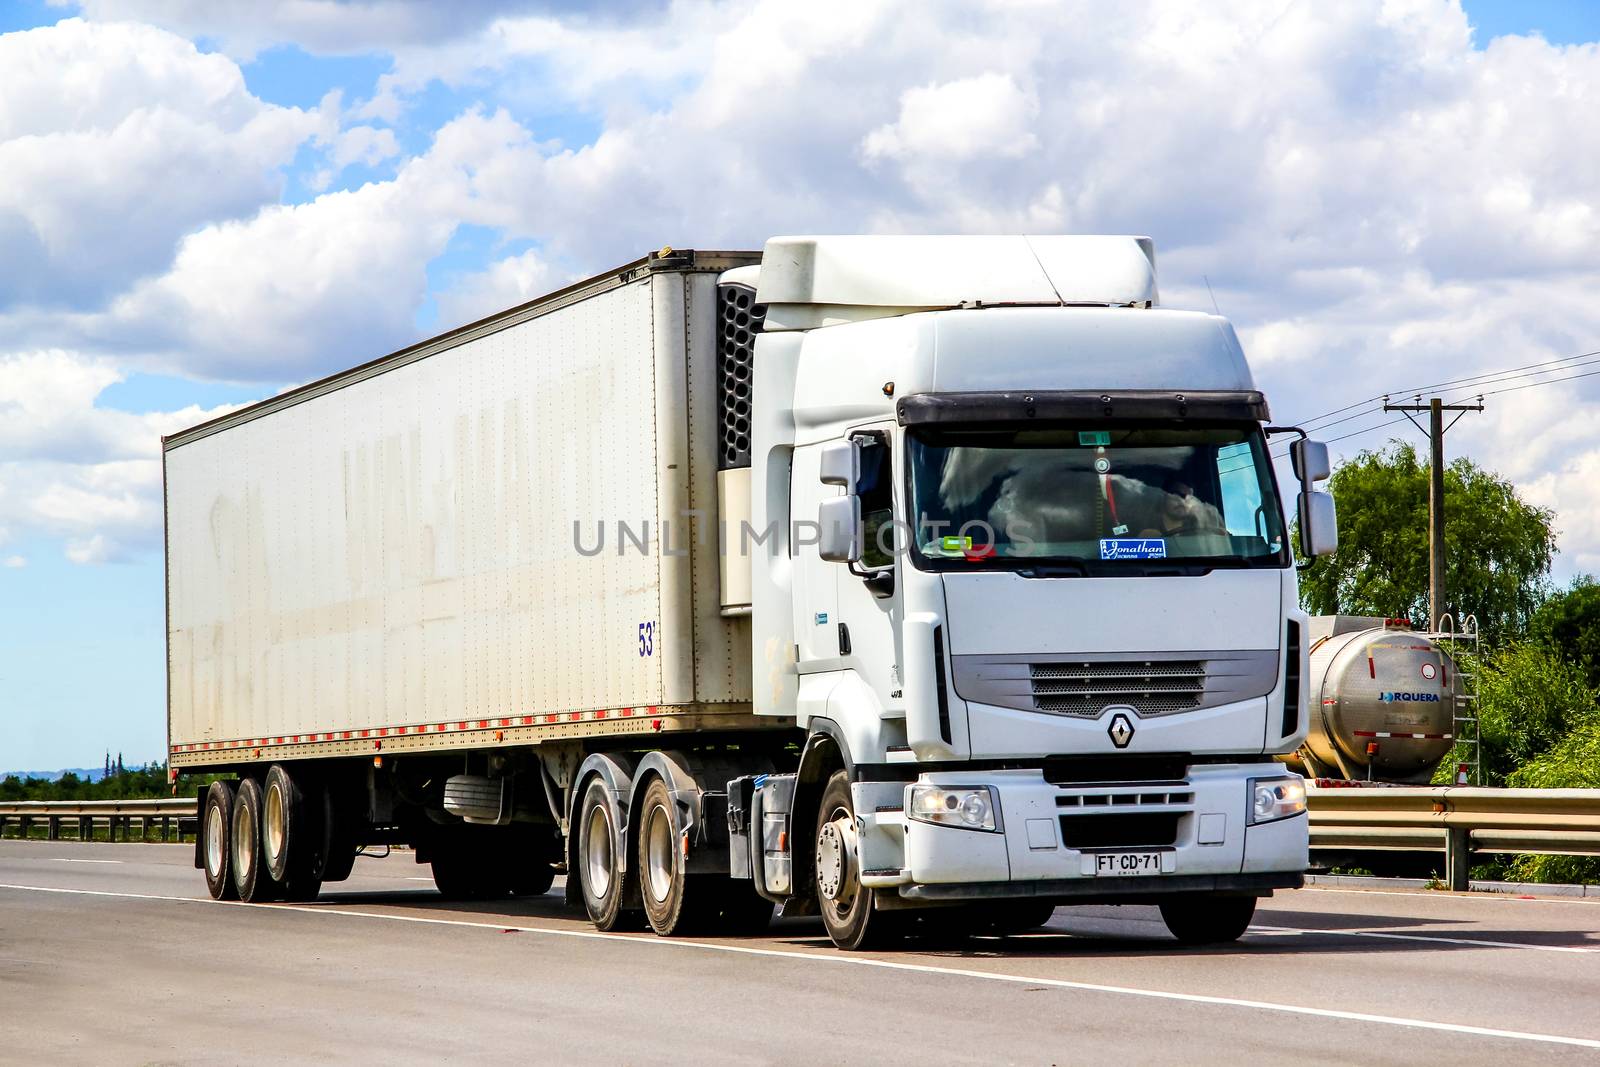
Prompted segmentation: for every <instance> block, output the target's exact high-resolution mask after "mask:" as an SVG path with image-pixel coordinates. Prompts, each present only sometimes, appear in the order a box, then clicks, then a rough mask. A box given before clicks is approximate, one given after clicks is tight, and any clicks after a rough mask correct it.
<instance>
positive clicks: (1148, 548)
mask: <svg viewBox="0 0 1600 1067" xmlns="http://www.w3.org/2000/svg"><path fill="white" fill-rule="evenodd" d="M1100 558H1101V559H1166V558H1167V542H1166V540H1165V539H1163V538H1160V537H1106V538H1102V539H1101V541H1100Z"/></svg>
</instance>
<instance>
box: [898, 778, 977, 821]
mask: <svg viewBox="0 0 1600 1067" xmlns="http://www.w3.org/2000/svg"><path fill="white" fill-rule="evenodd" d="M908 814H909V816H910V817H911V818H913V819H915V820H916V821H917V822H929V823H934V824H935V825H938V826H959V827H960V828H961V829H963V830H999V829H1000V798H999V797H997V796H995V794H994V789H993V788H992V787H990V786H987V785H973V786H966V785H959V786H949V787H947V786H942V785H922V784H919V785H914V786H912V787H911V808H910V811H909V812H908Z"/></svg>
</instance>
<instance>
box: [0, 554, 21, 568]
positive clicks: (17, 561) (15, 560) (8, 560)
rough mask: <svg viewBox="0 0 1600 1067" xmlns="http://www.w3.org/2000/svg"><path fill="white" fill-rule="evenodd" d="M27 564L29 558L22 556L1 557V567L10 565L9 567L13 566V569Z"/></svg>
mask: <svg viewBox="0 0 1600 1067" xmlns="http://www.w3.org/2000/svg"><path fill="white" fill-rule="evenodd" d="M27 565H28V561H27V559H25V558H24V557H22V556H7V557H5V558H4V559H0V567H9V568H12V569H17V568H20V567H26V566H27Z"/></svg>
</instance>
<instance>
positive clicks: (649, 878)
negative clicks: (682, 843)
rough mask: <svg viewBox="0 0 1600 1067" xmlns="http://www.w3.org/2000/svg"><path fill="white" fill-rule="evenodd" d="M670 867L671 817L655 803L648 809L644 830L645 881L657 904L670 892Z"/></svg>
mask: <svg viewBox="0 0 1600 1067" xmlns="http://www.w3.org/2000/svg"><path fill="white" fill-rule="evenodd" d="M672 868H673V851H672V818H671V816H669V815H668V814H667V810H666V809H665V808H663V807H662V806H661V805H659V804H657V805H656V806H655V807H653V808H651V809H650V819H649V823H648V828H647V829H646V832H645V881H646V882H647V883H648V885H649V888H650V897H651V899H653V900H654V901H655V902H656V903H657V904H660V903H663V902H665V901H666V899H667V897H668V895H669V894H671V892H672Z"/></svg>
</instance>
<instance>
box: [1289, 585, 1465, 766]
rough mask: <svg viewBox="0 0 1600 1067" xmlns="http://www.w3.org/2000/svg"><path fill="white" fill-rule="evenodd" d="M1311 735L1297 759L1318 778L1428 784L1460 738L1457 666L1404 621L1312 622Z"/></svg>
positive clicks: (1339, 618) (1334, 618)
mask: <svg viewBox="0 0 1600 1067" xmlns="http://www.w3.org/2000/svg"><path fill="white" fill-rule="evenodd" d="M1308 636H1309V638H1310V642H1311V650H1310V661H1311V662H1310V669H1311V676H1310V679H1309V683H1310V684H1309V686H1308V691H1309V700H1310V708H1311V723H1310V732H1309V733H1308V735H1307V737H1306V741H1305V744H1304V745H1302V746H1301V747H1300V749H1299V751H1297V752H1296V753H1295V754H1294V755H1293V756H1291V757H1288V760H1289V762H1291V763H1294V764H1298V765H1299V766H1300V767H1301V769H1302V772H1303V773H1304V774H1305V775H1306V776H1307V777H1309V778H1344V779H1349V780H1352V781H1375V782H1407V783H1413V784H1425V783H1427V782H1428V780H1429V779H1430V778H1432V776H1433V771H1434V768H1435V767H1437V766H1438V765H1439V761H1440V760H1442V759H1444V758H1445V756H1447V755H1448V754H1449V752H1450V749H1451V747H1452V746H1453V745H1454V743H1455V741H1454V733H1455V730H1454V719H1455V708H1456V704H1457V700H1456V694H1457V690H1456V686H1457V676H1456V665H1455V663H1454V661H1453V660H1452V659H1451V658H1450V656H1449V654H1448V653H1446V652H1445V650H1444V649H1443V648H1441V647H1440V646H1439V644H1438V643H1437V642H1436V641H1434V640H1432V639H1431V638H1429V637H1427V636H1426V635H1424V634H1419V633H1413V632H1412V631H1411V630H1410V628H1409V626H1408V625H1407V624H1405V623H1404V622H1400V623H1396V622H1394V621H1393V620H1386V619H1381V618H1369V617H1365V616H1353V615H1321V616H1313V617H1312V619H1311V620H1310V626H1309V630H1308Z"/></svg>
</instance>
